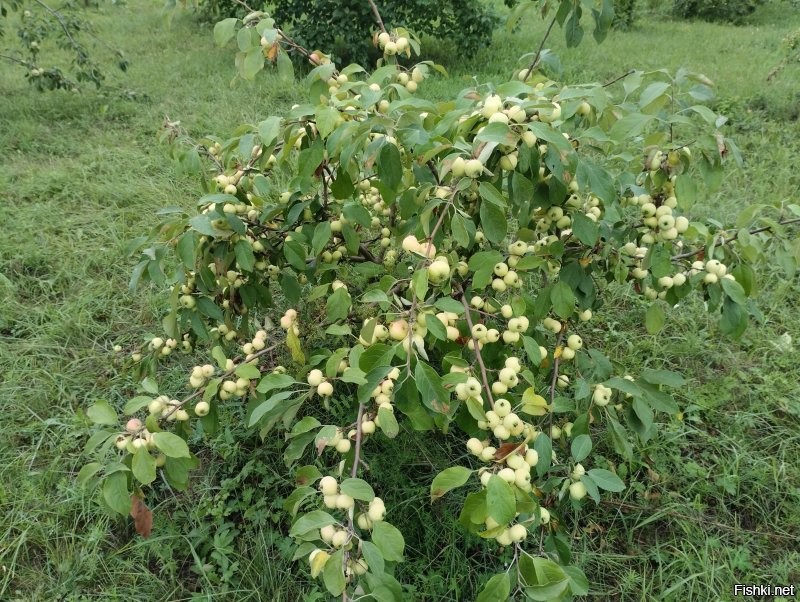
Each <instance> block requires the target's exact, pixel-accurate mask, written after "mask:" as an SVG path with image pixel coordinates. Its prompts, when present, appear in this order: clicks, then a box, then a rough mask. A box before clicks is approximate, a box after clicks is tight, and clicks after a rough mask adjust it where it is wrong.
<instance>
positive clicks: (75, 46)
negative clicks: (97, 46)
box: [34, 0, 86, 56]
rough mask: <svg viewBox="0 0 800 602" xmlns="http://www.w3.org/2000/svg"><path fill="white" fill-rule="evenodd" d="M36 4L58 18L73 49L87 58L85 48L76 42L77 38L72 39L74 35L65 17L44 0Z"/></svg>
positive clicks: (39, 0)
mask: <svg viewBox="0 0 800 602" xmlns="http://www.w3.org/2000/svg"><path fill="white" fill-rule="evenodd" d="M34 2H36V4H38V5H39V6H41V7H42V8H43V9H45V10H46V11H47V12H49V13H50V14H51V15H53V16H54V17H55V18H56V20H57V21H58V23H59V25H61V29H63V30H64V35H66V36H67V39H68V40H69V41H70V44H72V48H73V49H74V50H75V51H76V52H78V53H79V54H81V55H84V56H85V54H86V53H85V52H84V51H83V47H82V46H81V45H80V44H78V43H77V42H76V41H75V38H73V37H72V34H71V33H70V32H69V27H68V26H67V24H66V23H65V22H64V17H63V16H62V15H61V13H60V12H58V11H57V10H54V9H52V8H50V7H49V6H47V5H46V4H45V3H44V2H42V0H34Z"/></svg>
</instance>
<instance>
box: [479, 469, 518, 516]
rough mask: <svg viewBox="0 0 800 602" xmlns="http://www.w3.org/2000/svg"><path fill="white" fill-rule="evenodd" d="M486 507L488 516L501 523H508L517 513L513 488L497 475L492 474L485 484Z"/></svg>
mask: <svg viewBox="0 0 800 602" xmlns="http://www.w3.org/2000/svg"><path fill="white" fill-rule="evenodd" d="M486 507H487V509H488V510H489V516H491V517H492V518H493V519H494V520H496V521H497V522H498V523H500V524H501V525H506V524H508V523H510V522H511V521H512V520H513V519H514V516H515V515H516V513H517V502H516V498H515V497H514V490H513V489H512V487H511V485H509V484H508V483H506V482H505V481H504V480H503V479H501V478H500V477H498V476H497V475H492V476H491V478H490V479H489V484H488V485H487V486H486Z"/></svg>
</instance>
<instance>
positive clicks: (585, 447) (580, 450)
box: [570, 435, 592, 462]
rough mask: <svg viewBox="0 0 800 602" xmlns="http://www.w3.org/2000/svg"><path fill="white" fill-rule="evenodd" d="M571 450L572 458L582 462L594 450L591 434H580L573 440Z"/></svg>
mask: <svg viewBox="0 0 800 602" xmlns="http://www.w3.org/2000/svg"><path fill="white" fill-rule="evenodd" d="M570 450H571V452H572V458H573V459H574V460H575V461H576V462H580V461H581V460H583V459H584V458H586V457H587V456H588V455H589V452H591V451H592V439H591V437H589V435H578V436H577V437H575V438H574V439H573V440H572V445H571V446H570Z"/></svg>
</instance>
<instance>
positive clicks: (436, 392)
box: [414, 360, 455, 414]
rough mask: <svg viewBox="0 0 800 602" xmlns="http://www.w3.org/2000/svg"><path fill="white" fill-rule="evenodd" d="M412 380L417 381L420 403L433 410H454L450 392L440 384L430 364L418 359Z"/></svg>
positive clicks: (444, 412) (440, 381)
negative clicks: (420, 397)
mask: <svg viewBox="0 0 800 602" xmlns="http://www.w3.org/2000/svg"><path fill="white" fill-rule="evenodd" d="M414 380H415V381H416V383H417V388H418V389H419V392H420V395H421V396H422V403H424V404H425V405H426V406H427V407H428V408H430V409H431V410H433V411H434V412H439V413H440V414H450V413H451V412H454V411H455V404H453V405H452V406H451V404H450V393H448V392H447V390H446V389H445V388H444V386H443V385H442V379H441V377H440V376H439V374H437V372H436V370H434V369H433V368H432V367H431V366H429V365H428V364H426V363H425V362H423V361H422V360H419V361H418V362H417V367H416V369H415V370H414Z"/></svg>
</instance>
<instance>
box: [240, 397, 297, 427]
mask: <svg viewBox="0 0 800 602" xmlns="http://www.w3.org/2000/svg"><path fill="white" fill-rule="evenodd" d="M294 395H297V391H281V392H280V393H276V394H275V395H272V396H270V397H269V398H268V399H266V400H264V401H262V402H261V403H259V404H258V405H257V406H255V407H254V408H253V411H252V412H251V413H250V420H248V422H247V426H255V425H256V424H258V421H259V420H261V419H262V418H263V417H264V416H266V415H267V414H269V413H270V412H271V411H272V410H274V409H275V408H276V407H278V404H279V403H280V402H281V401H284V400H286V399H289V398H290V397H293V396H294Z"/></svg>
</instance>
